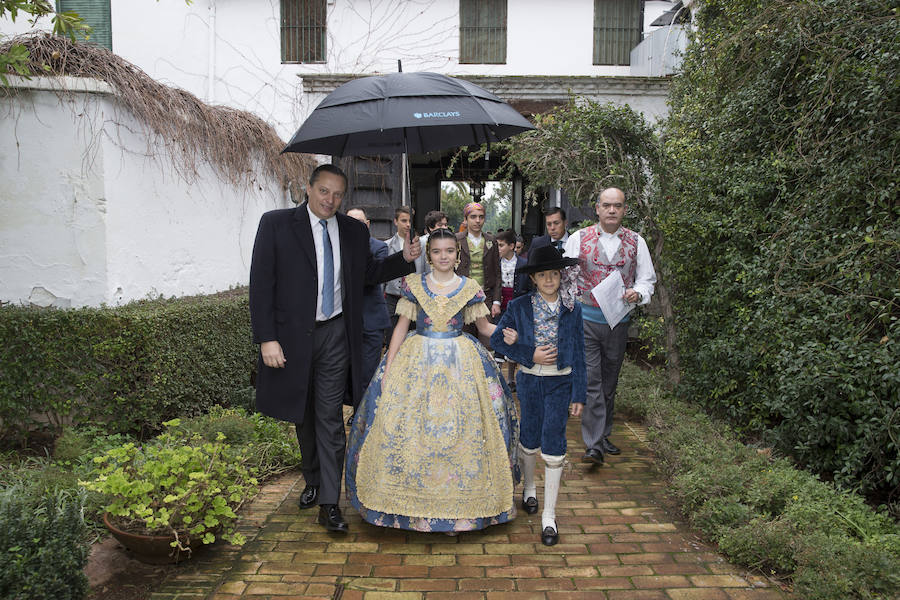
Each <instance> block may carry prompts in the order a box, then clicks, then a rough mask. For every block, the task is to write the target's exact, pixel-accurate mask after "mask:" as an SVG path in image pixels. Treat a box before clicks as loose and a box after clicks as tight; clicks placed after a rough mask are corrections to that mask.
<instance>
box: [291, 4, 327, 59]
mask: <svg viewBox="0 0 900 600" xmlns="http://www.w3.org/2000/svg"><path fill="white" fill-rule="evenodd" d="M326 10H327V9H326V6H325V0H281V62H283V63H323V62H325V50H326V46H325V36H326V33H327V32H326V29H325V19H326V16H327V12H326Z"/></svg>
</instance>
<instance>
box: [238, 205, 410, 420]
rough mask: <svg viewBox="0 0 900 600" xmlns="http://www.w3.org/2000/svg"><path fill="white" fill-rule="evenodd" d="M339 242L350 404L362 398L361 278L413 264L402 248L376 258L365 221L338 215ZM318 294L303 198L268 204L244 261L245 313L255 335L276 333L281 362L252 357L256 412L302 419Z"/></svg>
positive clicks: (396, 272) (380, 277)
mask: <svg viewBox="0 0 900 600" xmlns="http://www.w3.org/2000/svg"><path fill="white" fill-rule="evenodd" d="M337 224H338V232H339V236H340V244H341V267H342V278H341V290H342V291H343V300H342V301H343V316H344V318H343V322H344V328H345V330H346V332H347V340H348V349H349V352H350V365H351V368H350V370H351V378H352V396H353V401H354V404H358V403H359V400H360V399H361V398H362V394H363V391H364V389H363V386H364V384H365V383H368V382H363V381H362V375H361V373H360V371H361V369H362V350H361V348H362V344H360V340H361V339H362V328H363V322H362V313H363V286H364V285H365V284H367V283H368V284H375V283H381V282H384V281H388V280H390V279H394V278H396V277H402V276H403V275H406V274H408V273H411V272H412V271H413V269H414V268H415V267H414V265H412V264H410V263H407V262H406V261H405V260H404V259H403V255H402V254H401V253H399V252H398V253H397V254H394V255H392V256H390V257H388V258H387V259H385V260H383V261H380V260H376V259H375V258H374V257H373V256H372V253H371V252H370V251H369V231H368V229H367V228H366V226H365V225H364V224H363V223H360V222H359V221H357V220H356V219H352V218H350V217H348V216H346V215H342V214H338V215H337ZM317 296H318V285H317V272H316V247H315V242H314V241H313V237H312V227H311V226H310V223H309V213H308V212H307V209H306V203H303V204H302V205H300V206H298V207H297V208H287V209H282V210H273V211H270V212H267V213H266V214H264V215H263V216H262V218H261V219H260V220H259V229H258V230H257V232H256V242H255V243H254V245H253V259H252V262H251V265H250V321H251V325H252V328H253V342H254V343H257V344H260V343H262V342H267V341H272V340H277V341H278V342H279V343H281V347H282V348H283V349H284V354H285V358H286V359H287V363H286V364H285V367H284V368H283V369H273V368H269V367H267V366H265V365H264V364H263V362H262V356H260V358H259V360H258V367H257V368H258V374H257V377H256V407H257V410H259V411H260V412H261V413H263V414H266V415H269V416H272V417H275V418H277V419H281V420H284V421H290V422H292V423H302V422H303V414H304V411H305V408H306V396H307V386H308V384H309V367H310V364H311V363H312V347H313V344H312V335H313V329H314V327H315V321H316V298H317Z"/></svg>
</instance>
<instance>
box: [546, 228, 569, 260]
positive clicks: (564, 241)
mask: <svg viewBox="0 0 900 600" xmlns="http://www.w3.org/2000/svg"><path fill="white" fill-rule="evenodd" d="M568 241H569V232H568V231H567V232H565V233H564V234H563V236H562V237H561V238H560V239H558V240H554V239H553V238H552V237H551V238H550V245H551V246H556V242H562V248H560V249H559V250H560V252H562V253H563V254H565V253H566V242H568Z"/></svg>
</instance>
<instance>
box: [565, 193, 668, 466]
mask: <svg viewBox="0 0 900 600" xmlns="http://www.w3.org/2000/svg"><path fill="white" fill-rule="evenodd" d="M596 210H597V218H598V222H597V224H596V225H591V226H590V227H586V228H584V229H581V230H579V231H576V232H575V233H573V234H572V235H571V236H569V239H568V241H567V242H566V256H571V257H578V259H579V266H580V267H581V268H580V274H579V276H578V300H579V302H581V309H582V315H583V319H584V353H585V362H586V364H587V376H588V384H587V399H586V402H585V407H584V412H583V413H582V415H581V435H582V437H583V438H584V444H585V447H586V448H587V451H586V452H585V454H584V459H585V461H587V462H593V463H595V464H603V455H604V454H619V452H620V451H619V449H618V448H617V447H616V446H615V445H614V444H613V443H612V442H610V441H609V435H610V433H611V431H612V422H613V407H614V404H615V398H616V384H617V383H618V381H619V370H620V369H621V368H622V361H623V360H624V359H625V344H626V342H627V341H628V325H629V318H628V317H627V316H626V317H625V318H624V319H623V320H622V321H620V322H619V323H618V324H617V325H616V326H615V327H613V328H610V326H609V325H608V324H607V322H606V318H605V317H604V316H603V311H601V310H600V307H599V306H598V304H597V301H596V300H595V299H594V297H593V296H592V295H591V290H592V289H593V288H594V287H595V286H596V285H597V284H599V283H600V282H601V281H603V280H604V279H605V278H606V277H607V276H608V275H610V274H611V273H613V272H614V271H619V272H620V273H621V274H622V279H623V280H624V281H625V294H624V296H623V298H624V300H625V302H630V303H632V304H636V305H641V304H647V303H648V302H650V296H651V295H653V287H654V285H655V284H656V271H655V270H654V269H653V262H652V261H651V259H650V250H649V249H648V248H647V242H645V241H644V238H642V237H641V236H640V235H638V234H637V233H635V232H634V231H631V230H630V229H626V228H625V227H622V219H623V218H624V217H625V193H624V192H623V191H622V190H620V189H618V188H607V189H605V190H603V191H602V192H601V193H600V197H599V198H598V200H597V207H596Z"/></svg>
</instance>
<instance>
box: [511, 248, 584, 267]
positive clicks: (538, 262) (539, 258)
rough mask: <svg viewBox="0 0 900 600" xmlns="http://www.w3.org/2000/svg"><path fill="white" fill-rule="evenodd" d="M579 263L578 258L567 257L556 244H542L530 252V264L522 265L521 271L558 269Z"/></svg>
mask: <svg viewBox="0 0 900 600" xmlns="http://www.w3.org/2000/svg"><path fill="white" fill-rule="evenodd" d="M577 264H578V259H577V258H565V257H564V256H563V255H562V253H561V252H560V251H559V250H557V249H556V248H555V247H554V246H541V247H540V248H535V249H534V250H532V251H531V252H529V253H528V264H527V265H525V266H524V267H521V268H520V269H519V272H520V273H539V272H540V271H558V270H559V269H564V268H566V267H571V266H574V265H577Z"/></svg>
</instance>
